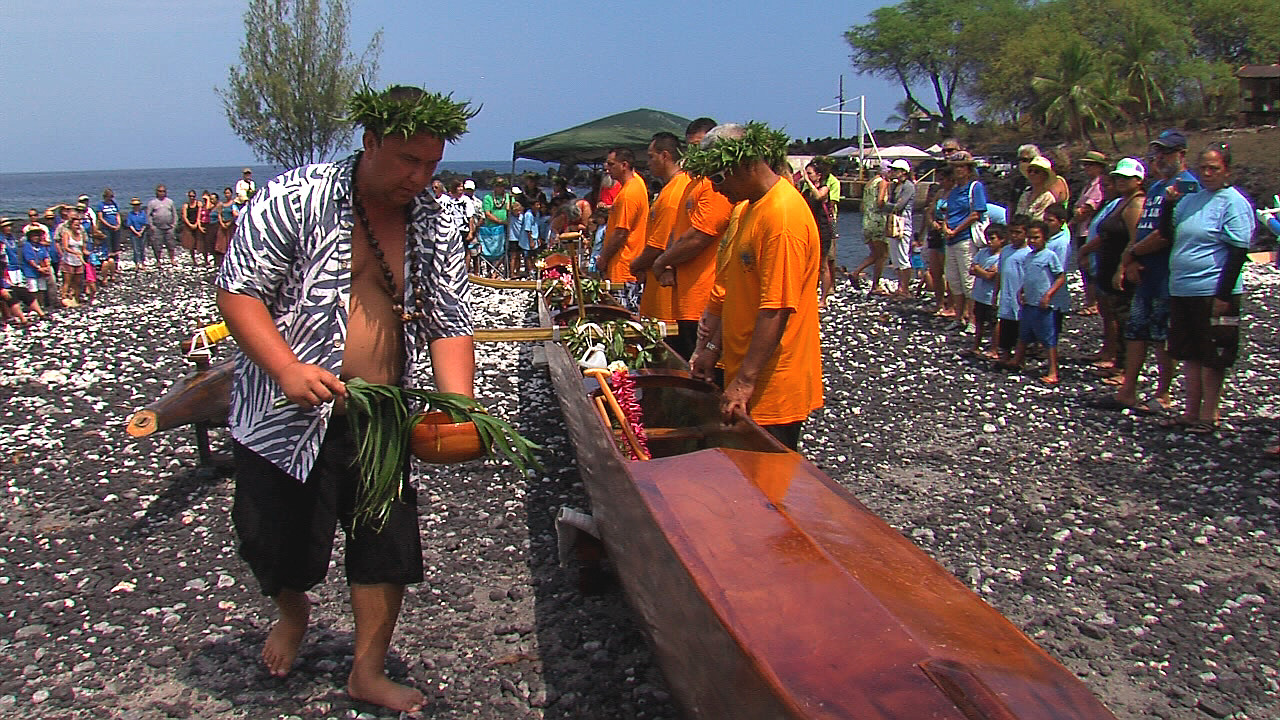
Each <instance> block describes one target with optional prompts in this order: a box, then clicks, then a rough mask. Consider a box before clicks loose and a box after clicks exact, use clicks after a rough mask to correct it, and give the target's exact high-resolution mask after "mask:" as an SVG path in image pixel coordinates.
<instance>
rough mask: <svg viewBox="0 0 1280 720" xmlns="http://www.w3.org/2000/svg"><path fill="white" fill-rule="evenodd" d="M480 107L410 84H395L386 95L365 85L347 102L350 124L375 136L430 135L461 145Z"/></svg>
mask: <svg viewBox="0 0 1280 720" xmlns="http://www.w3.org/2000/svg"><path fill="white" fill-rule="evenodd" d="M479 112H480V108H478V107H477V108H472V107H471V104H470V103H468V102H455V101H454V99H453V95H452V94H449V95H444V94H441V93H433V92H427V91H426V90H422V89H421V88H416V87H409V86H407V85H393V86H391V87H389V88H387V89H386V90H383V91H382V92H378V91H375V90H374V89H372V88H370V87H369V86H368V85H364V86H363V87H361V88H360V90H358V91H356V93H355V94H354V95H352V96H351V99H350V100H348V101H347V117H346V118H345V119H346V120H347V122H353V123H358V124H359V125H361V126H363V127H364V128H365V129H366V130H371V131H373V134H374V135H377V136H378V137H379V138H384V137H386V136H388V135H392V134H395V135H403V136H404V137H405V138H406V139H407V138H410V137H413V136H414V135H417V134H419V133H427V134H428V135H433V136H435V137H438V138H440V139H441V140H445V141H447V142H457V140H458V138H460V137H462V136H463V135H465V134H466V133H467V121H468V120H470V119H471V118H473V117H475V116H476V115H477V114H478V113H479Z"/></svg>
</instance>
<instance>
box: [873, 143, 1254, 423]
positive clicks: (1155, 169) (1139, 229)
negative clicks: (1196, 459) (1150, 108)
mask: <svg viewBox="0 0 1280 720" xmlns="http://www.w3.org/2000/svg"><path fill="white" fill-rule="evenodd" d="M942 153H943V154H944V155H945V157H946V158H947V163H946V166H945V167H943V168H942V169H941V170H939V171H938V172H937V177H936V183H935V185H934V187H933V189H932V190H931V192H930V195H929V197H928V200H927V202H926V203H925V218H926V220H927V222H926V223H925V225H926V227H924V228H922V229H921V232H919V233H917V235H918V237H917V239H916V242H915V247H916V248H918V249H920V250H923V252H924V253H925V254H926V255H927V257H924V258H921V259H920V261H919V262H915V263H913V266H914V267H916V268H919V267H920V266H924V267H925V268H927V271H926V272H919V273H915V272H913V273H910V274H909V275H903V276H901V277H900V278H899V280H898V284H897V292H896V293H895V294H898V295H900V296H909V295H910V294H911V292H912V287H911V284H912V279H911V278H912V277H913V276H918V277H919V284H920V285H923V286H924V287H925V288H926V290H927V292H928V293H929V295H930V296H931V297H932V298H933V299H934V303H935V306H934V307H933V308H932V310H933V312H934V313H936V314H937V315H938V316H940V317H945V318H948V319H949V320H950V321H951V322H950V323H949V324H948V325H947V329H948V330H949V331H953V332H957V333H961V334H972V336H973V345H972V347H971V348H970V349H969V352H970V353H972V354H973V355H975V356H976V357H979V358H984V359H989V360H990V361H992V363H993V368H995V369H1021V368H1022V367H1023V365H1024V363H1025V362H1026V358H1027V356H1028V348H1029V347H1030V348H1034V347H1036V346H1039V347H1040V348H1042V351H1041V352H1042V353H1043V354H1044V355H1045V356H1046V363H1045V365H1046V368H1045V372H1044V373H1043V374H1042V375H1041V376H1040V378H1039V379H1040V381H1041V382H1044V383H1046V384H1049V385H1055V384H1057V383H1058V382H1059V381H1060V379H1061V376H1060V375H1059V372H1058V352H1057V346H1058V343H1059V338H1060V337H1061V335H1062V329H1063V324H1064V321H1065V320H1066V318H1068V317H1070V316H1072V314H1073V311H1074V316H1075V318H1076V319H1074V320H1073V321H1072V322H1080V323H1084V324H1083V325H1082V326H1081V329H1082V330H1083V331H1084V332H1083V333H1082V334H1081V337H1083V338H1085V339H1086V341H1088V340H1089V339H1090V336H1095V334H1096V337H1097V339H1098V341H1099V345H1100V349H1099V350H1098V351H1097V352H1096V353H1095V354H1092V355H1089V356H1088V357H1087V361H1088V363H1089V372H1090V373H1091V374H1093V375H1096V376H1098V377H1099V378H1100V379H1101V381H1102V382H1103V383H1106V384H1108V385H1110V386H1112V387H1114V391H1113V392H1112V391H1109V392H1108V393H1107V394H1106V395H1105V397H1104V398H1103V400H1102V401H1101V403H1100V404H1101V405H1103V406H1104V407H1108V408H1115V409H1127V410H1130V411H1132V412H1134V413H1140V414H1151V415H1158V416H1160V419H1159V422H1160V423H1161V424H1162V425H1163V426H1165V427H1169V428H1182V429H1185V430H1186V431H1187V432H1191V433H1200V434H1209V433H1213V432H1215V431H1216V429H1217V427H1218V421H1219V409H1218V406H1219V400H1220V398H1221V393H1222V385H1223V379H1224V375H1225V373H1226V371H1227V370H1228V369H1229V368H1230V367H1231V366H1232V365H1233V364H1234V362H1235V361H1236V358H1237V355H1238V350H1239V343H1240V340H1239V322H1240V301H1241V297H1242V293H1243V292H1244V287H1243V278H1242V272H1241V270H1242V267H1243V265H1244V262H1245V260H1246V255H1247V251H1248V249H1249V247H1250V244H1251V242H1252V239H1253V234H1254V230H1255V226H1256V223H1255V219H1254V216H1255V211H1254V209H1253V207H1252V205H1251V203H1250V201H1249V200H1248V199H1247V198H1246V197H1245V196H1244V195H1243V194H1242V193H1241V192H1240V191H1239V190H1238V189H1237V188H1235V187H1234V186H1233V185H1232V184H1231V177H1232V156H1231V150H1230V147H1229V146H1228V145H1227V144H1226V143H1216V144H1213V145H1210V146H1208V147H1206V148H1204V149H1202V150H1200V151H1199V152H1197V153H1195V154H1191V155H1189V154H1188V148H1187V141H1186V138H1185V136H1184V135H1183V134H1182V133H1181V132H1180V131H1179V130H1177V129H1168V130H1165V131H1163V132H1161V133H1160V134H1159V136H1158V137H1156V138H1155V139H1154V140H1153V141H1151V143H1150V152H1149V153H1148V154H1147V155H1146V156H1145V157H1141V158H1138V157H1124V158H1118V159H1116V160H1114V162H1113V161H1111V160H1109V159H1108V158H1107V157H1106V156H1105V155H1103V154H1102V153H1099V152H1097V151H1089V152H1087V153H1085V154H1084V155H1083V157H1081V158H1080V159H1079V160H1078V163H1079V166H1080V168H1081V169H1082V170H1083V175H1084V182H1083V184H1082V185H1081V187H1079V188H1078V189H1077V190H1076V193H1075V197H1074V199H1073V197H1072V193H1071V192H1070V190H1069V188H1068V184H1067V181H1066V178H1065V175H1066V172H1065V171H1066V170H1067V169H1068V168H1066V167H1064V166H1063V160H1062V159H1060V158H1056V157H1050V156H1048V155H1046V154H1045V153H1042V152H1041V151H1040V149H1039V148H1037V147H1036V146H1034V145H1023V146H1021V147H1020V148H1019V149H1018V168H1019V180H1020V182H1018V183H1015V185H1014V192H1013V195H1012V197H1010V198H1009V204H1008V206H1007V207H1009V208H1012V211H1007V210H1006V209H1005V206H1000V205H997V204H995V203H994V202H992V201H991V200H990V199H989V196H988V192H987V189H986V187H985V185H984V183H983V181H982V179H981V178H980V177H978V176H977V175H976V174H975V166H976V164H977V162H976V160H975V159H974V157H973V156H972V155H971V154H970V153H968V152H966V151H965V150H964V149H963V148H961V147H960V146H959V144H957V143H955V142H954V141H948V142H947V143H945V144H944V146H943V147H942ZM904 165H905V163H904ZM909 179H910V170H909V168H907V169H906V170H905V172H904V171H903V170H898V169H895V168H890V167H884V168H883V172H881V173H880V174H879V175H878V176H877V177H876V178H875V179H873V180H872V181H871V182H869V183H867V185H866V189H865V191H864V193H863V210H862V212H863V233H864V239H865V241H866V242H867V244H868V245H869V246H870V247H869V253H868V260H867V262H865V263H864V264H863V266H862V267H859V268H858V269H857V270H855V271H854V273H853V275H852V279H853V281H854V282H855V284H856V283H858V282H860V273H861V272H862V271H863V270H864V269H866V268H868V267H870V268H872V270H873V276H872V282H873V285H872V291H871V292H872V293H873V294H885V291H884V290H883V289H881V287H880V286H881V279H880V269H879V268H880V266H881V265H882V264H883V263H884V262H885V259H886V258H887V257H889V256H890V253H887V252H885V251H883V248H886V247H888V246H889V245H890V244H891V243H893V242H894V240H895V238H896V237H897V235H896V234H895V233H896V232H897V230H896V229H895V227H894V226H893V224H892V223H888V222H886V217H892V214H893V213H895V212H898V211H899V209H900V208H901V205H900V204H899V203H898V200H900V199H901V197H902V196H905V195H907V194H908V193H912V192H914V186H910V185H908V182H909ZM899 188H901V191H900V192H899V191H898V189H899ZM894 261H895V267H896V263H898V259H897V258H895V259H894ZM1077 271H1078V272H1079V273H1080V276H1081V283H1080V284H1079V285H1077V286H1076V287H1078V288H1081V290H1080V291H1077V292H1076V293H1075V294H1076V297H1072V295H1073V292H1072V291H1071V290H1070V289H1069V287H1071V285H1069V284H1068V282H1067V279H1068V276H1069V275H1071V274H1074V273H1075V272H1077ZM1095 315H1096V316H1097V317H1099V319H1100V320H1101V322H1100V323H1099V324H1097V325H1095V324H1093V323H1090V322H1089V319H1090V318H1091V317H1093V316H1095ZM1080 350H1082V351H1083V350H1085V349H1084V348H1080ZM1148 351H1151V353H1150V354H1152V355H1154V358H1155V368H1154V370H1155V374H1156V378H1155V383H1154V389H1153V391H1152V392H1151V394H1150V395H1149V396H1148V397H1140V392H1139V388H1140V387H1141V382H1140V380H1141V377H1142V375H1143V372H1144V371H1145V370H1146V360H1147V359H1148V354H1149V352H1148ZM1179 363H1181V366H1182V374H1183V391H1184V395H1185V397H1184V403H1183V405H1182V408H1181V411H1180V412H1171V411H1172V410H1173V409H1174V406H1175V401H1174V398H1173V394H1172V388H1173V378H1174V373H1175V368H1176V366H1177V364H1179Z"/></svg>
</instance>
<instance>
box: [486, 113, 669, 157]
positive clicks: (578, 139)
mask: <svg viewBox="0 0 1280 720" xmlns="http://www.w3.org/2000/svg"><path fill="white" fill-rule="evenodd" d="M688 126H689V120H688V119H687V118H682V117H680V116H679V115H672V114H671V113H669V112H663V111H661V110H650V109H648V108H640V109H638V110H631V111H630V112H624V113H618V114H617V115H610V116H608V117H603V118H600V119H599V120H592V121H591V122H589V123H584V124H582V125H576V126H574V127H571V128H569V129H567V130H561V131H559V132H553V133H551V134H550V135H543V136H542V137H536V138H532V139H529V140H520V141H517V142H516V144H515V147H514V148H513V149H512V153H511V155H512V157H511V162H512V165H513V166H514V164H515V161H516V160H518V159H520V158H525V159H528V160H541V161H542V162H546V163H561V164H575V165H580V164H598V163H602V162H604V158H605V155H608V154H609V151H610V150H612V149H614V148H617V147H625V148H631V149H632V150H633V151H635V153H636V162H637V163H638V164H644V157H645V150H647V149H648V148H649V140H650V138H652V137H653V135H654V133H658V132H662V131H664V130H665V131H667V132H671V133H675V135H676V137H679V138H683V137H684V131H685V129H686V128H687V127H688Z"/></svg>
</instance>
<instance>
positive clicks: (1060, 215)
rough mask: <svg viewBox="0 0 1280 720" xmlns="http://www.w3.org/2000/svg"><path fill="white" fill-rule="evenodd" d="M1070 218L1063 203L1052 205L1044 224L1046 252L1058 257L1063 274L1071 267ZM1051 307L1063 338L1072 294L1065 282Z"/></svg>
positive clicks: (1054, 322)
mask: <svg viewBox="0 0 1280 720" xmlns="http://www.w3.org/2000/svg"><path fill="white" fill-rule="evenodd" d="M1069 217H1070V213H1069V212H1068V211H1067V207H1066V206H1065V205H1063V204H1061V203H1054V204H1052V205H1050V206H1049V209H1048V210H1045V212H1044V222H1045V224H1046V225H1048V226H1049V240H1048V242H1046V243H1045V245H1044V246H1045V249H1046V250H1049V251H1050V252H1052V253H1053V254H1054V255H1057V256H1058V262H1060V263H1062V271H1063V272H1066V271H1067V268H1069V267H1071V230H1070V229H1069V228H1068V227H1067V220H1068V218H1069ZM1049 307H1051V308H1053V325H1054V327H1055V328H1056V329H1057V331H1058V337H1062V319H1063V318H1064V317H1066V315H1067V313H1068V312H1070V311H1071V293H1070V292H1068V290H1067V284H1066V283H1065V282H1064V283H1062V287H1061V288H1059V289H1058V292H1056V293H1054V294H1053V300H1052V301H1051V302H1050V303H1049Z"/></svg>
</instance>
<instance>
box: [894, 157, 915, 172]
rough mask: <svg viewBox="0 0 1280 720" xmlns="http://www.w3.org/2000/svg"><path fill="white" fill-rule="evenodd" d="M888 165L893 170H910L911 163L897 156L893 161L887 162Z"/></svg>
mask: <svg viewBox="0 0 1280 720" xmlns="http://www.w3.org/2000/svg"><path fill="white" fill-rule="evenodd" d="M889 167H891V168H893V169H894V170H902V171H905V172H911V163H909V162H907V161H906V160H903V159H902V158H898V159H897V160H894V161H893V162H891V163H889Z"/></svg>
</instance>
